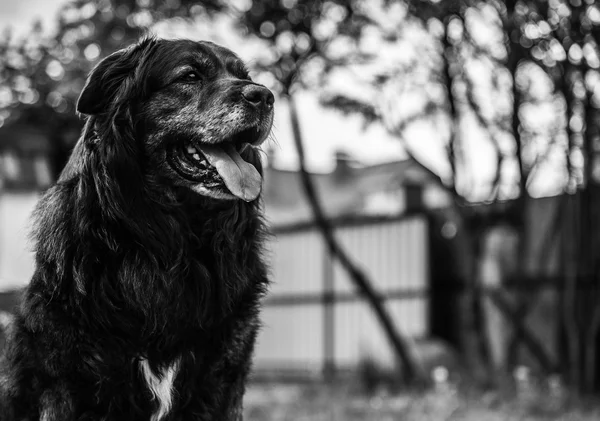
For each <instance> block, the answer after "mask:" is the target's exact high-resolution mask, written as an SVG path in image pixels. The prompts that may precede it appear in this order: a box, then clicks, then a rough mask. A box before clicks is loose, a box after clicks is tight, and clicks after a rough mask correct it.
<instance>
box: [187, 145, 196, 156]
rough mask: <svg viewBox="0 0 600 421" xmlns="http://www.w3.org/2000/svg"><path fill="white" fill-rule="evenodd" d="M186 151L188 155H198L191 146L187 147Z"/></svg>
mask: <svg viewBox="0 0 600 421" xmlns="http://www.w3.org/2000/svg"><path fill="white" fill-rule="evenodd" d="M187 151H188V153H189V154H196V155H197V154H198V151H197V150H196V148H194V147H193V146H192V145H188V147H187Z"/></svg>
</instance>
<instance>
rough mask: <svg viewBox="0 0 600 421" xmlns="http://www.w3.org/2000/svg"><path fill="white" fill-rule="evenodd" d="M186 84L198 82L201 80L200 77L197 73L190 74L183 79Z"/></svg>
mask: <svg viewBox="0 0 600 421" xmlns="http://www.w3.org/2000/svg"><path fill="white" fill-rule="evenodd" d="M181 80H183V81H184V82H196V81H199V80H200V75H199V74H198V73H196V72H188V73H186V74H185V75H183V76H182V77H181Z"/></svg>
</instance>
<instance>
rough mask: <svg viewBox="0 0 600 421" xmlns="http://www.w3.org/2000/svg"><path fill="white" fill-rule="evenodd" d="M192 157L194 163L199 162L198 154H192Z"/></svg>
mask: <svg viewBox="0 0 600 421" xmlns="http://www.w3.org/2000/svg"><path fill="white" fill-rule="evenodd" d="M194 152H195V150H194ZM192 157H193V158H194V159H195V160H196V161H200V155H199V154H197V153H195V154H193V155H192Z"/></svg>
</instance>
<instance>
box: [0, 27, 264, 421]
mask: <svg viewBox="0 0 600 421" xmlns="http://www.w3.org/2000/svg"><path fill="white" fill-rule="evenodd" d="M245 89H246V90H247V89H254V90H258V91H257V92H258V94H256V93H255V92H254V91H252V94H253V95H254V96H256V95H258V96H259V97H260V98H259V99H258V100H256V99H255V98H254V99H253V101H254V103H253V104H249V103H248V101H247V100H246V99H245V96H244V95H246V94H244V92H246V91H244V90H245ZM255 94H256V95H255ZM261 95H262V96H261ZM246 96H248V95H246ZM259 100H260V101H262V102H260V101H259ZM257 101H259V102H260V103H259V104H258V105H257ZM272 102H273V99H272V95H271V94H270V92H268V90H266V88H263V87H260V85H256V84H254V83H252V82H251V80H250V79H249V78H248V75H247V72H246V71H245V69H244V67H243V64H242V63H241V62H240V61H239V59H238V58H237V57H236V56H235V55H233V53H231V52H229V51H228V50H225V49H223V48H221V47H218V46H216V45H214V44H211V43H196V42H192V41H186V40H177V41H166V40H157V39H145V40H142V41H141V42H140V43H138V44H136V45H135V46H132V47H130V48H128V49H126V50H121V51H119V52H117V53H115V54H113V55H111V56H109V57H108V58H106V59H105V60H104V61H102V62H101V63H100V64H99V65H98V66H97V67H96V69H95V70H94V71H93V72H92V74H91V75H90V78H89V79H88V82H87V84H86V87H85V88H84V91H83V93H82V95H81V97H80V100H79V103H78V110H79V111H80V112H81V113H84V114H87V115H88V117H87V121H86V125H85V128H84V130H83V133H82V137H81V139H80V140H79V142H78V144H77V146H76V147H75V149H74V151H73V154H72V157H71V159H70V161H69V163H68V165H67V167H66V168H65V170H64V171H63V173H62V175H61V177H60V180H59V181H58V183H57V184H56V185H55V186H54V187H52V188H51V189H50V190H49V191H48V192H47V193H46V194H45V195H44V196H43V198H42V199H41V200H40V202H39V205H38V206H37V209H36V211H35V214H34V216H35V225H34V233H33V240H34V242H35V253H36V268H35V273H34V275H33V279H32V280H31V283H30V285H29V287H28V289H27V291H26V292H25V295H24V299H23V303H22V305H21V307H20V311H19V313H18V314H17V315H16V318H15V322H14V325H13V326H12V328H11V338H10V341H9V344H8V346H7V349H6V352H5V356H4V361H3V368H2V378H1V383H0V420H2V421H21V420H29V421H34V420H43V421H74V420H81V421H83V420H103V421H125V420H127V421H138V420H139V421H142V420H143V421H148V420H153V421H159V420H160V421H174V420H182V421H183V420H198V421H200V420H241V418H242V415H241V410H242V396H243V393H244V383H245V379H246V376H247V374H248V371H249V369H250V365H251V355H252V351H253V347H254V342H255V338H256V334H257V330H258V327H259V320H258V311H259V301H260V298H261V297H262V295H263V293H264V292H265V290H266V286H267V276H266V268H265V265H264V263H263V260H262V257H261V243H262V239H263V224H262V222H261V218H260V209H259V207H260V205H259V200H253V201H250V202H246V201H243V200H240V199H237V198H234V196H233V195H231V194H228V193H227V190H226V188H225V187H224V184H223V182H222V180H220V178H219V177H218V175H216V172H215V171H213V170H214V169H212V170H211V168H210V166H206V163H205V164H204V165H205V168H204V169H203V170H202V171H201V170H198V171H197V173H194V174H192V175H193V176H192V175H190V174H187V177H186V174H181V173H180V172H178V171H177V166H176V165H175V164H174V163H173V162H171V161H170V160H174V159H175V160H176V159H178V158H177V155H176V153H175V152H174V151H176V150H180V149H181V147H182V142H191V144H192V145H200V144H201V143H219V142H225V141H226V140H224V139H227V138H228V136H229V138H231V136H232V135H233V133H234V132H236V131H239V130H241V129H244V128H245V127H246V126H252V127H255V128H256V129H255V132H256V133H255V135H254V137H252V138H251V139H248V141H250V142H252V143H253V144H254V145H255V146H258V145H259V144H260V142H262V141H263V140H264V138H265V137H266V136H267V135H268V132H269V131H270V128H271V123H272ZM238 141H239V139H238ZM255 146H252V147H248V148H246V149H245V151H244V152H243V153H242V156H243V157H244V160H245V161H248V162H251V163H252V164H253V165H254V166H255V167H256V168H258V170H259V171H260V172H261V173H262V171H261V170H260V160H259V158H258V154H257V151H256V147H255ZM174 154H175V155H174ZM198 186H200V187H201V188H198ZM198 192H200V194H199V193H198Z"/></svg>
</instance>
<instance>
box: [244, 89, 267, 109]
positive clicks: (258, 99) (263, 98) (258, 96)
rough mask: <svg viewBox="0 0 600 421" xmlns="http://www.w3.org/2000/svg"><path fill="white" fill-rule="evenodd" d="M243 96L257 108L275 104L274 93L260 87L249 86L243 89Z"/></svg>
mask: <svg viewBox="0 0 600 421" xmlns="http://www.w3.org/2000/svg"><path fill="white" fill-rule="evenodd" d="M242 96H243V97H244V98H245V99H246V101H248V102H249V103H251V104H253V105H255V106H260V105H262V106H268V107H270V106H272V105H273V102H275V97H274V96H273V93H272V92H271V91H270V90H268V89H267V88H265V87H264V86H260V85H248V86H246V87H244V89H242Z"/></svg>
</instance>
